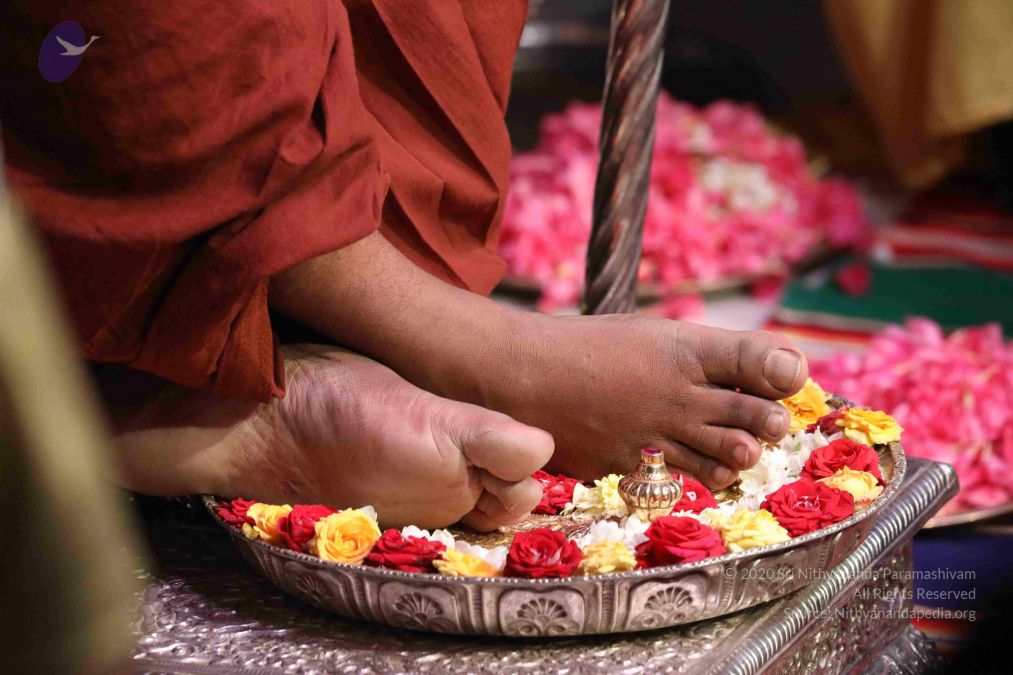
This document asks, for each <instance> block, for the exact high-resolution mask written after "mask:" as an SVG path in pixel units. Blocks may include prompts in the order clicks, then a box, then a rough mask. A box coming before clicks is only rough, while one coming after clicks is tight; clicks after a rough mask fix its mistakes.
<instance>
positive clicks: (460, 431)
mask: <svg viewBox="0 0 1013 675" xmlns="http://www.w3.org/2000/svg"><path fill="white" fill-rule="evenodd" d="M444 425H445V430H446V431H447V432H448V433H449V435H450V436H451V437H452V438H454V439H455V441H456V443H457V446H458V447H459V448H460V449H461V452H462V453H464V456H465V457H466V458H467V459H468V461H470V462H471V463H472V464H474V465H475V466H477V467H478V468H480V469H484V470H485V471H487V472H489V473H490V474H491V475H492V476H493V477H495V478H498V479H499V480H501V481H506V482H510V483H516V482H518V481H523V480H524V479H526V478H528V477H530V476H531V474H532V473H534V472H535V471H537V470H538V469H540V468H542V467H543V466H544V465H545V463H546V462H548V461H549V458H551V457H552V452H553V450H554V449H555V444H554V442H553V440H552V436H551V435H549V434H548V433H546V432H544V431H542V430H541V429H537V428H535V427H531V426H528V425H526V424H521V423H520V422H518V421H516V420H514V419H513V418H511V417H508V416H506V415H504V414H502V413H498V412H494V411H492V410H486V409H485V408H480V407H478V406H474V405H469V404H465V403H458V404H455V409H454V410H453V411H452V412H451V413H450V414H448V415H445V416H444Z"/></svg>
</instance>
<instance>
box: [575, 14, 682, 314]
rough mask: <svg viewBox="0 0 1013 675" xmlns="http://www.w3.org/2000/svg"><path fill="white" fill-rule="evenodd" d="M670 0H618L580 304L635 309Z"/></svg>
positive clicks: (596, 310) (589, 310)
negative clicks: (582, 293)
mask: <svg viewBox="0 0 1013 675" xmlns="http://www.w3.org/2000/svg"><path fill="white" fill-rule="evenodd" d="M667 18H668V0H614V3H613V5H612V28H611V33H610V37H609V51H608V63H607V64H606V71H605V91H604V94H603V96H602V101H603V113H602V123H601V136H600V139H599V144H598V147H599V153H600V157H599V160H598V176H597V179H596V181H595V188H594V210H593V214H592V218H593V220H592V227H591V239H590V241H589V242H588V249H587V271H586V274H585V281H584V297H583V300H582V302H581V311H582V312H583V313H584V314H615V313H622V312H632V311H634V309H635V308H636V302H637V268H638V267H639V266H640V254H641V247H642V246H641V239H642V237H641V234H642V232H643V226H644V213H645V211H646V210H647V190H648V182H649V179H650V170H651V153H652V151H653V146H654V111H655V107H656V105H657V100H658V83H659V80H660V78H661V64H662V57H663V49H662V46H663V42H664V37H665V25H666V23H667Z"/></svg>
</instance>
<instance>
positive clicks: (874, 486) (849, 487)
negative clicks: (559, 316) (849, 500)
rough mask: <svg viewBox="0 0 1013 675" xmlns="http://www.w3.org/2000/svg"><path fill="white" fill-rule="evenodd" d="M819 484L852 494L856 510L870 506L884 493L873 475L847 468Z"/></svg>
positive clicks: (821, 480)
mask: <svg viewBox="0 0 1013 675" xmlns="http://www.w3.org/2000/svg"><path fill="white" fill-rule="evenodd" d="M819 482H820V483H826V484H827V485H829V486H830V487H833V488H837V489H838V490H844V491H845V492H849V493H851V496H852V497H854V498H855V508H858V509H862V508H865V507H866V506H868V505H869V504H870V503H871V502H872V500H873V499H875V498H876V497H878V496H879V493H880V492H882V491H883V486H882V485H880V484H879V481H877V480H876V477H875V476H873V475H872V474H871V473H869V472H868V471H855V470H854V469H849V468H848V467H846V466H845V467H842V468H840V469H838V470H837V472H836V473H835V474H834V475H833V476H827V477H826V478H820V479H819Z"/></svg>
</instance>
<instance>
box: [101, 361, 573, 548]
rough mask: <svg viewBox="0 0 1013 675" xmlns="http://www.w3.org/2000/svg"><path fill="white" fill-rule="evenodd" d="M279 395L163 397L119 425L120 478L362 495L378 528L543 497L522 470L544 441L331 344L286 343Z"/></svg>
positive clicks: (494, 513) (189, 487)
mask: <svg viewBox="0 0 1013 675" xmlns="http://www.w3.org/2000/svg"><path fill="white" fill-rule="evenodd" d="M286 370H287V375H288V393H287V395H286V397H285V398H284V399H281V400H276V401H274V402H273V403H271V404H269V405H266V406H265V405H254V404H245V403H241V402H237V401H230V400H227V399H221V398H218V397H215V396H212V395H209V394H206V393H192V392H187V393H182V390H174V392H173V393H170V394H163V395H161V396H160V397H159V399H158V401H157V403H156V404H154V405H149V406H147V407H146V408H145V409H144V410H142V411H140V412H137V411H134V413H133V414H132V415H130V419H129V422H128V423H127V424H126V425H125V428H123V430H122V431H121V433H119V434H118V436H117V438H118V440H119V446H120V455H121V458H122V460H123V461H122V463H123V465H124V470H125V473H126V475H127V479H128V482H129V486H130V487H132V488H134V489H138V490H140V491H144V492H149V493H153V494H174V493H176V494H178V493H187V492H212V493H215V494H221V495H228V496H242V497H246V498H253V499H258V500H261V501H266V502H273V503H296V502H298V503H321V504H329V505H332V506H337V507H349V506H363V505H366V504H371V505H373V506H374V507H375V508H376V510H377V513H378V514H379V517H380V520H381V522H382V524H383V525H384V526H391V527H394V526H401V525H407V524H415V525H419V526H421V527H429V528H431V527H443V526H446V525H449V524H452V523H455V522H458V521H461V520H463V522H464V523H466V524H468V525H470V526H472V527H474V528H476V529H480V530H489V529H493V528H495V527H498V526H500V525H504V524H508V523H511V522H516V521H518V520H520V519H521V518H523V517H524V516H525V515H526V514H527V513H529V512H530V511H531V509H532V508H534V506H535V505H536V504H537V503H538V501H539V499H540V498H541V486H540V485H539V484H538V483H537V482H536V481H534V480H533V479H531V478H530V475H531V474H532V473H533V472H534V471H535V470H536V469H538V468H540V467H541V466H542V465H543V464H544V463H545V462H546V461H547V460H548V459H549V457H550V456H551V455H552V451H553V445H552V438H551V437H550V436H549V435H548V434H546V433H545V432H543V431H539V430H538V429H534V428H532V427H529V426H526V425H523V424H521V423H519V422H515V421H514V420H512V419H510V418H509V417H507V416H506V415H503V414H501V413H497V412H493V411H490V410H485V409H483V408H479V407H477V406H474V405H470V404H467V403H458V402H455V401H449V400H446V399H442V398H440V397H438V396H435V395H433V394H430V393H428V392H425V391H422V390H421V389H418V388H417V387H414V386H413V385H411V384H409V383H408V382H405V381H404V380H403V379H401V378H400V377H399V376H398V375H397V374H396V373H394V372H393V371H392V370H390V369H389V368H386V367H385V366H382V365H380V364H378V363H376V362H375V361H372V360H370V359H367V358H365V357H362V356H358V355H355V354H351V353H349V352H345V351H342V350H340V349H336V348H330V347H323V346H317V345H300V346H295V347H287V348H286Z"/></svg>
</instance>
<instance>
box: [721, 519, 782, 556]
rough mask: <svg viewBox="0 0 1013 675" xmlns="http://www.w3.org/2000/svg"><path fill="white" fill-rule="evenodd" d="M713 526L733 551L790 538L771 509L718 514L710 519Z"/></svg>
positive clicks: (737, 551)
mask: <svg viewBox="0 0 1013 675" xmlns="http://www.w3.org/2000/svg"><path fill="white" fill-rule="evenodd" d="M710 524H711V527H713V528H714V529H716V530H717V531H719V532H720V533H721V539H722V541H724V543H725V548H727V549H728V550H729V551H731V552H732V553H741V552H742V551H745V550H747V549H751V548H757V547H759V546H770V545H771V544H779V543H780V542H782V541H788V539H790V537H789V535H788V530H786V529H784V527H782V526H781V524H780V523H779V522H777V518H775V517H774V514H772V513H771V512H770V511H767V510H766V509H760V510H759V511H747V510H745V509H741V510H739V511H735V512H734V513H730V514H727V515H716V516H712V517H711V519H710Z"/></svg>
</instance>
